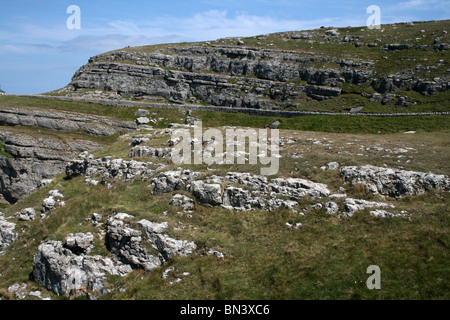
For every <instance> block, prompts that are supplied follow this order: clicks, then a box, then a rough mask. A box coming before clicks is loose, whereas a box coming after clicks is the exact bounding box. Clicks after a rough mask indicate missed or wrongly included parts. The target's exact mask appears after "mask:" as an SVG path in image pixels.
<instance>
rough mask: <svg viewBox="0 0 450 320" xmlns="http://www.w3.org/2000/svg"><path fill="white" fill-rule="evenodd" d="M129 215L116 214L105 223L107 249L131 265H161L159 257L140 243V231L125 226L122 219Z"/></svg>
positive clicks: (146, 268) (151, 267)
mask: <svg viewBox="0 0 450 320" xmlns="http://www.w3.org/2000/svg"><path fill="white" fill-rule="evenodd" d="M128 217H130V216H129V215H126V216H123V215H122V216H121V215H116V216H114V217H111V218H109V219H108V221H107V223H106V243H107V247H108V249H109V250H110V251H111V252H112V253H113V254H114V255H116V256H117V257H118V259H120V260H121V261H122V262H124V263H126V264H130V265H132V266H133V267H142V268H144V269H145V270H153V269H155V268H157V267H159V266H160V265H161V261H160V259H159V258H158V257H157V256H155V255H152V254H150V253H149V252H148V250H147V249H146V248H145V247H144V246H143V245H142V244H141V242H142V236H141V234H142V233H141V231H139V230H135V229H132V228H130V227H128V226H126V224H125V222H124V220H123V219H125V218H128Z"/></svg>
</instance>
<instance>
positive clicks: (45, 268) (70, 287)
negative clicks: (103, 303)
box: [33, 235, 131, 297]
mask: <svg viewBox="0 0 450 320" xmlns="http://www.w3.org/2000/svg"><path fill="white" fill-rule="evenodd" d="M80 237H81V236H80V235H78V238H80ZM69 241H70V240H69ZM72 248H74V249H75V250H74V251H75V252H73V251H71V250H70V249H69V248H66V247H65V246H64V245H63V243H62V242H61V241H51V240H46V241H43V242H42V243H41V245H40V246H39V248H38V252H37V254H36V255H35V256H34V263H33V277H34V280H35V281H36V282H37V283H38V284H40V285H42V286H44V287H46V288H47V289H49V290H52V291H53V292H55V293H56V294H58V295H66V296H71V297H76V296H79V295H84V294H86V293H88V294H89V295H90V296H91V297H95V296H96V295H101V294H106V293H108V292H109V289H108V288H107V286H106V276H107V274H111V275H120V276H124V275H126V274H127V273H128V272H130V271H131V268H130V267H129V266H127V265H123V264H121V263H120V262H116V261H114V260H112V259H111V258H108V257H102V256H99V255H96V256H89V255H85V254H83V253H81V252H80V250H79V247H78V246H73V247H72Z"/></svg>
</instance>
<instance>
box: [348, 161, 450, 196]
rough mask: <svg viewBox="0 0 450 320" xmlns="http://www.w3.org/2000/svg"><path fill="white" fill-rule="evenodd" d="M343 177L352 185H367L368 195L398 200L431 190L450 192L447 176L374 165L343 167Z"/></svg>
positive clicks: (449, 181) (449, 179) (449, 182)
mask: <svg viewBox="0 0 450 320" xmlns="http://www.w3.org/2000/svg"><path fill="white" fill-rule="evenodd" d="M341 177H342V178H343V179H344V181H346V182H350V183H351V184H359V183H361V184H363V185H365V188H366V192H367V193H380V194H382V195H388V196H391V197H396V198H400V197H402V196H405V195H411V196H416V195H420V194H423V193H424V192H425V191H428V190H431V189H436V190H450V178H449V177H448V176H445V175H438V174H432V173H424V172H415V171H406V170H399V169H392V168H383V167H376V166H372V165H365V166H362V167H360V168H358V167H356V166H350V167H342V168H341Z"/></svg>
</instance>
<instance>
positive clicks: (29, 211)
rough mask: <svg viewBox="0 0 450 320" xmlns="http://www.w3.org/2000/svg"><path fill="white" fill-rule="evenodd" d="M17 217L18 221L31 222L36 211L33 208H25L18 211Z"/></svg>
mask: <svg viewBox="0 0 450 320" xmlns="http://www.w3.org/2000/svg"><path fill="white" fill-rule="evenodd" d="M17 216H18V218H19V221H31V220H34V219H35V217H36V211H35V210H34V208H25V209H22V210H20V212H18V213H17Z"/></svg>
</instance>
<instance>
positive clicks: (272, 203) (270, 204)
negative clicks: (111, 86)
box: [267, 198, 298, 211]
mask: <svg viewBox="0 0 450 320" xmlns="http://www.w3.org/2000/svg"><path fill="white" fill-rule="evenodd" d="M297 205H298V203H297V201H293V200H283V199H277V198H271V199H269V200H267V208H268V209H269V211H272V210H276V209H279V208H281V207H285V208H287V209H290V210H294V207H295V206H297Z"/></svg>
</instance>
